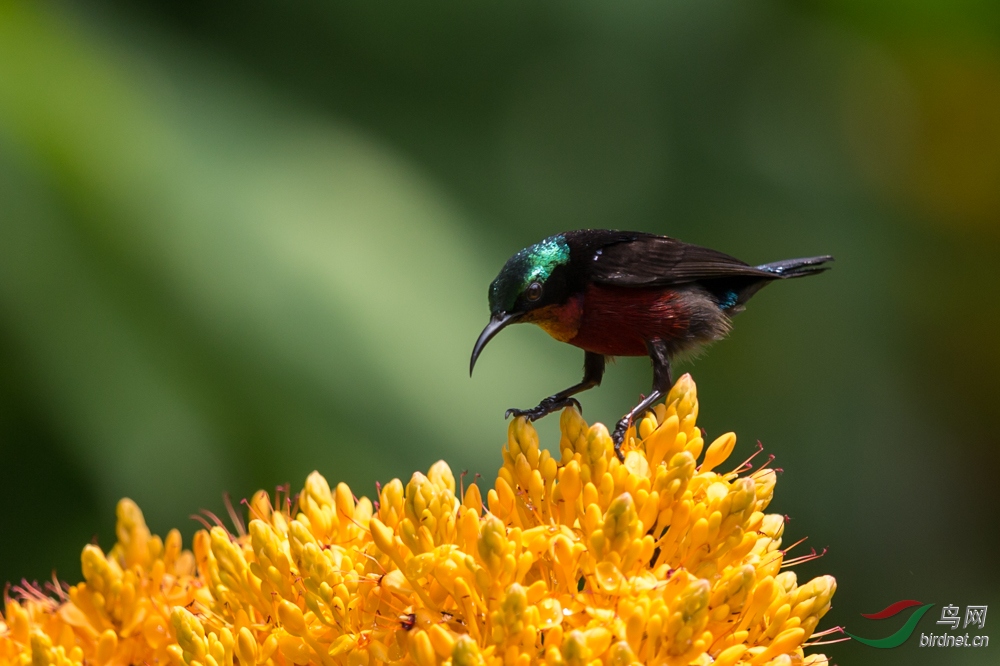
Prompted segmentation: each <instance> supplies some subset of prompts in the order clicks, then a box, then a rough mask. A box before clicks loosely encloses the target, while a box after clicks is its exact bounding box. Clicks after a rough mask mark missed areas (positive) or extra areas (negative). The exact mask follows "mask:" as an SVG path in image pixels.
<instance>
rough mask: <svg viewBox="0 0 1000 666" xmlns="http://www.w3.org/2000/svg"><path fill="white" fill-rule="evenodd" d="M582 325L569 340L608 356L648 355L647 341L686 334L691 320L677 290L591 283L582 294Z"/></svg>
mask: <svg viewBox="0 0 1000 666" xmlns="http://www.w3.org/2000/svg"><path fill="white" fill-rule="evenodd" d="M582 305H583V307H582V308H581V310H582V312H581V315H580V327H579V328H578V329H577V332H576V335H575V336H574V337H573V338H572V339H570V340H568V342H569V343H570V344H571V345H575V346H577V347H580V348H581V349H584V350H586V351H591V352H596V353H598V354H605V355H607V356H645V355H646V354H647V353H648V352H647V350H646V341H647V340H651V339H653V338H660V339H662V340H667V341H670V340H676V339H678V338H683V337H684V335H685V334H686V332H687V329H688V325H689V323H690V317H688V316H687V314H686V313H685V312H684V309H683V302H682V301H681V299H680V298H679V296H678V294H677V293H676V292H674V291H670V290H665V289H662V288H651V289H635V288H627V287H607V286H601V285H595V284H591V285H588V286H587V290H586V292H584V297H583V304H582Z"/></svg>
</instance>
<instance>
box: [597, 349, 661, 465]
mask: <svg viewBox="0 0 1000 666" xmlns="http://www.w3.org/2000/svg"><path fill="white" fill-rule="evenodd" d="M646 349H647V350H648V351H649V358H651V359H652V360H653V390H652V391H650V393H649V395H647V396H646V398H645V399H644V400H643V401H642V402H640V403H639V404H638V405H636V406H635V407H634V408H633V409H632V411H630V412H629V413H628V414H626V415H625V416H623V417H622V419H621V421H619V422H618V424H617V425H616V426H615V431H614V433H612V435H611V441H613V442H614V443H615V455H617V456H618V459H619V460H621V461H622V462H625V456H624V454H622V443H623V442H624V441H625V431H627V430H628V427H629V424H631V423H633V422H634V421H636V420H637V419H638V418H639V417H640V416H642V415H643V413H645V411H646V410H647V409H649V408H650V407H652V406H653V404H654V403H655V402H656V401H657V400H660V399H661V398H663V396H665V395H666V394H667V393H668V392H669V391H670V387H671V386H673V385H674V379H673V377H672V376H671V373H670V356H669V355H668V354H667V345H666V344H664V342H663V340H660V339H659V338H655V339H653V340H652V341H650V342H647V343H646Z"/></svg>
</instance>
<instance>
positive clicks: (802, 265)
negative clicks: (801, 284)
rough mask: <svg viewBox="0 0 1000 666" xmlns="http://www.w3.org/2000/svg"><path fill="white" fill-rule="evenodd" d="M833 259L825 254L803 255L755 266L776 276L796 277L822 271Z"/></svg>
mask: <svg viewBox="0 0 1000 666" xmlns="http://www.w3.org/2000/svg"><path fill="white" fill-rule="evenodd" d="M831 261H833V257H832V256H830V255H828V254H825V255H823V256H821V257H805V258H803V259H785V260H784V261H772V262H771V263H769V264H761V265H760V266H757V269H758V270H762V271H766V272H768V273H772V274H773V275H774V276H775V277H778V278H782V279H784V278H797V277H805V276H806V275H814V274H816V273H822V272H823V271H825V270H827V269H828V268H830V267H829V266H827V265H826V264H827V263H829V262H831Z"/></svg>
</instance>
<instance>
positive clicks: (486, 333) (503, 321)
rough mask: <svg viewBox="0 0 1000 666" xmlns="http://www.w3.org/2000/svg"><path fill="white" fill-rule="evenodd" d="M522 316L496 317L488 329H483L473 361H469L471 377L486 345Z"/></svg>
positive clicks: (507, 315) (512, 314) (491, 320)
mask: <svg viewBox="0 0 1000 666" xmlns="http://www.w3.org/2000/svg"><path fill="white" fill-rule="evenodd" d="M520 316H521V313H520V312H513V313H510V314H502V315H494V316H493V317H491V318H490V323H488V324H486V328H484V329H483V332H482V333H480V334H479V339H478V340H476V346H475V347H473V348H472V360H471V361H469V376H470V377H471V376H472V369H473V368H475V367H476V359H477V358H479V354H480V352H482V351H483V347H485V346H486V343H487V342H489V341H490V340H492V339H493V337H494V336H495V335H496V334H497V333H499V332H500V331H501V330H503V328H504V327H505V326H506V325H507V324H512V323H514V322H516V321H517V318H518V317H520Z"/></svg>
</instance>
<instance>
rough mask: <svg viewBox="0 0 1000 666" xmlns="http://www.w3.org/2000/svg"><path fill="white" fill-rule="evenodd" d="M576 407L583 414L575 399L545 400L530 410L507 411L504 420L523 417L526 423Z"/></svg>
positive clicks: (578, 402)
mask: <svg viewBox="0 0 1000 666" xmlns="http://www.w3.org/2000/svg"><path fill="white" fill-rule="evenodd" d="M570 406H573V407H576V409H577V411H579V412H580V413H583V408H582V407H581V406H580V401H579V400H577V399H576V398H562V399H560V400H553V399H552V398H545V400H542V401H541V402H540V403H538V406H537V407H532V408H531V409H508V410H507V411H506V413H505V414H504V418H505V419H509V418H510V417H512V416H513V417H514V418H517V417H519V416H523V417H524V418H525V419H527V420H528V421H537V420H538V419H540V418H542V417H543V416H546V415H548V414H551V413H552V412H556V411H559V410H560V409H563V408H564V407H570Z"/></svg>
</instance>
